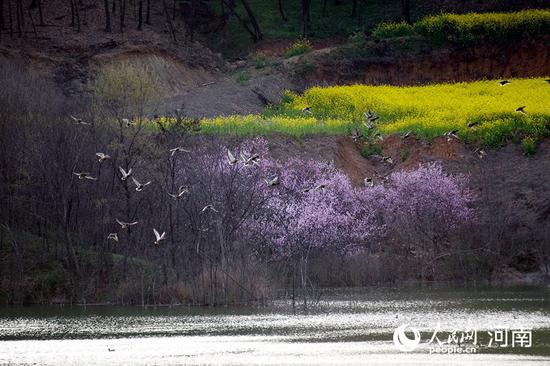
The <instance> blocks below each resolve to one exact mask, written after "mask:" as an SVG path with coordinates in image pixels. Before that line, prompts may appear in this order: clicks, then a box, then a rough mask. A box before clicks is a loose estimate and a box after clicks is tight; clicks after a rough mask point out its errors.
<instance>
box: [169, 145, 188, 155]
mask: <svg viewBox="0 0 550 366" xmlns="http://www.w3.org/2000/svg"><path fill="white" fill-rule="evenodd" d="M179 152H186V153H190V152H191V150H187V149H184V148H183V147H181V146H178V147H175V148H173V149H170V156H174V155H176V153H179Z"/></svg>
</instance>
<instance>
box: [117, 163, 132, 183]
mask: <svg viewBox="0 0 550 366" xmlns="http://www.w3.org/2000/svg"><path fill="white" fill-rule="evenodd" d="M118 170H120V174H122V176H121V177H120V180H126V179H128V177H130V176H131V175H132V168H130V169H129V170H128V171H126V170H124V169H123V168H122V167H120V166H119V167H118Z"/></svg>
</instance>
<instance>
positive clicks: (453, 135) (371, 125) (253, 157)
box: [70, 79, 550, 245]
mask: <svg viewBox="0 0 550 366" xmlns="http://www.w3.org/2000/svg"><path fill="white" fill-rule="evenodd" d="M545 82H547V83H549V84H550V79H547V80H545ZM508 84H511V81H509V80H502V81H500V82H499V85H500V86H505V85H508ZM525 108H526V106H520V107H518V108H516V110H515V112H517V113H521V114H527V112H526V111H525ZM302 113H304V114H312V112H311V107H309V106H307V107H305V108H303V109H302ZM70 117H71V118H72V119H73V121H74V123H75V124H77V125H90V123H89V122H85V121H83V120H82V119H81V118H77V117H74V116H70ZM364 117H365V118H364V121H363V124H364V126H365V127H366V128H367V130H369V131H371V130H373V129H375V128H376V125H375V123H376V121H377V120H378V119H380V117H379V116H378V115H377V114H376V113H375V112H373V111H371V110H368V111H367V112H365V113H364ZM121 121H122V123H123V124H124V125H125V126H126V127H132V126H135V125H136V122H134V121H132V120H130V119H127V118H122V119H121ZM478 124H479V122H478V121H472V122H468V124H467V127H468V128H474V127H475V126H477V125H478ZM457 133H458V130H452V131H448V132H445V133H444V134H443V136H444V137H446V138H447V141H450V140H451V139H457V140H460V138H459V137H458V135H457ZM412 134H413V132H412V131H408V132H406V133H404V134H403V135H402V136H401V137H402V138H403V139H407V138H409V137H410V136H411V135H412ZM351 137H352V138H353V140H354V141H355V142H358V141H360V140H361V139H362V138H364V136H363V135H362V134H361V132H360V131H359V129H358V128H354V129H353V132H352V134H351ZM372 137H374V138H376V139H378V140H380V141H382V140H383V137H382V135H381V134H380V132H376V133H375V134H374V135H373V136H372ZM169 151H170V156H171V157H172V158H173V157H174V156H175V155H176V154H177V153H190V152H191V151H190V150H187V149H185V148H183V147H181V146H178V147H175V148H173V149H170V150H169ZM474 153H475V154H476V155H477V156H478V157H479V158H480V159H481V158H483V157H484V156H486V155H487V153H486V152H485V150H483V149H482V148H480V147H478V148H476V149H475V150H474ZM96 156H97V158H98V161H99V163H103V162H104V161H105V160H109V159H111V156H109V155H108V154H105V153H102V152H98V153H96ZM382 161H383V162H385V163H388V164H393V160H392V158H391V157H390V156H382ZM239 162H241V163H242V164H243V165H244V166H253V165H256V166H258V165H259V163H260V156H259V155H258V154H256V153H253V152H252V153H251V154H250V155H247V154H245V153H243V152H241V154H240V159H238V158H237V157H235V155H233V153H232V152H231V150H229V149H227V163H228V164H229V165H231V166H233V165H236V164H238V163H239ZM118 169H119V172H120V180H121V181H127V180H128V178H132V181H133V183H134V185H135V186H136V188H135V190H136V191H137V192H141V191H143V190H144V189H145V187H147V186H148V185H150V184H151V183H152V182H151V181H147V182H145V183H141V182H140V181H138V180H137V179H136V178H135V177H134V176H133V172H132V169H131V168H130V169H128V171H126V170H125V169H124V168H122V167H120V166H119V167H118ZM73 174H74V175H76V176H77V177H78V179H80V180H91V181H96V180H97V178H95V177H93V176H91V175H90V173H87V172H73ZM264 181H265V183H266V185H267V186H268V187H273V186H277V185H279V183H280V180H279V177H278V176H273V177H271V178H268V179H264ZM364 183H365V185H366V186H369V187H373V186H374V180H373V178H371V177H367V178H365V179H364ZM325 188H326V185H324V184H320V185H318V186H315V187H312V188H306V189H304V190H303V191H302V192H304V193H307V192H310V191H313V190H324V189H325ZM168 194H169V195H170V197H172V198H174V199H176V200H180V199H182V198H184V197H185V196H186V195H187V194H189V188H188V187H187V186H180V187H179V189H178V191H177V192H176V193H170V192H168ZM207 211H212V212H219V211H218V210H217V209H216V208H215V207H214V205H212V204H208V205H206V206H204V207H203V208H202V210H201V213H204V212H207ZM116 222H117V223H118V225H119V226H120V227H121V229H123V230H124V229H128V228H129V227H131V226H134V225H137V224H138V223H139V222H138V221H134V222H123V221H120V220H119V219H116ZM153 234H154V235H155V241H154V242H153V243H154V244H155V245H158V244H160V242H162V241H164V240H166V232H162V234H161V233H159V232H158V231H157V229H155V228H153ZM107 239H109V240H113V241H115V242H118V241H119V237H118V233H116V232H112V233H109V235H108V236H107Z"/></svg>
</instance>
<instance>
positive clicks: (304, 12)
mask: <svg viewBox="0 0 550 366" xmlns="http://www.w3.org/2000/svg"><path fill="white" fill-rule="evenodd" d="M309 1H310V0H302V26H303V28H302V37H303V38H307V35H308V31H309V29H308V23H309V21H308V19H309V15H308V12H309Z"/></svg>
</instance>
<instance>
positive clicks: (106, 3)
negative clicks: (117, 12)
mask: <svg viewBox="0 0 550 366" xmlns="http://www.w3.org/2000/svg"><path fill="white" fill-rule="evenodd" d="M104 6H105V32H111V14H110V12H109V0H104Z"/></svg>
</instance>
